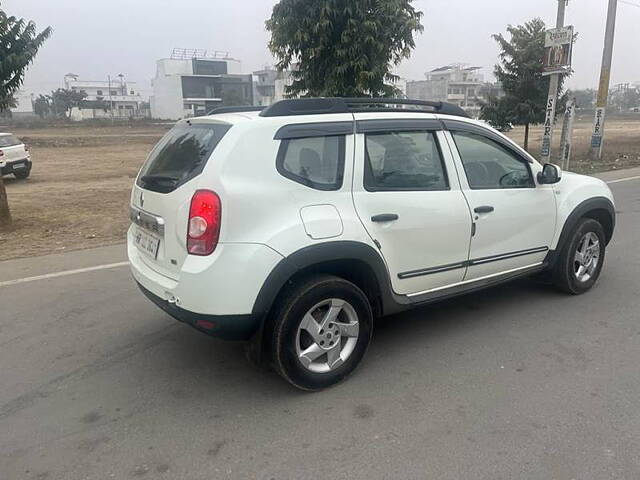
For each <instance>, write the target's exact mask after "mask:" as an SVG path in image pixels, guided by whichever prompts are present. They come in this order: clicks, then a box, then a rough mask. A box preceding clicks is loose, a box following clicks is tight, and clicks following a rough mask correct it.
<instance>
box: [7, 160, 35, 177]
mask: <svg viewBox="0 0 640 480" xmlns="http://www.w3.org/2000/svg"><path fill="white" fill-rule="evenodd" d="M20 165H26V167H23V168H20ZM24 170H31V159H30V158H28V157H26V158H22V159H20V160H11V161H6V162H5V163H4V164H3V165H2V166H1V167H0V175H10V174H12V173H13V172H21V171H24Z"/></svg>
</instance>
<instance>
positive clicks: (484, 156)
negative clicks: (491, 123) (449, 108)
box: [451, 131, 535, 189]
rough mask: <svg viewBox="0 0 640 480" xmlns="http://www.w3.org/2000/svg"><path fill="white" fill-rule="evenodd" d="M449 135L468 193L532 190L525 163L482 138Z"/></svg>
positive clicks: (506, 150) (531, 181)
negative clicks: (470, 189) (505, 189)
mask: <svg viewBox="0 0 640 480" xmlns="http://www.w3.org/2000/svg"><path fill="white" fill-rule="evenodd" d="M451 133H452V134H453V138H454V140H455V142H456V146H457V147H458V152H459V153H460V158H461V160H462V165H463V166H464V170H465V173H466V175H467V180H468V182H469V187H471V188H472V189H497V188H533V187H535V184H534V183H533V177H532V175H531V170H530V169H529V164H528V162H527V161H526V160H525V159H523V158H521V157H519V156H517V155H516V154H514V153H513V152H511V151H509V150H508V149H507V148H506V147H503V146H502V145H500V144H499V143H497V142H495V141H493V140H491V139H489V138H487V137H484V136H482V135H479V134H476V133H470V132H455V131H454V132H451Z"/></svg>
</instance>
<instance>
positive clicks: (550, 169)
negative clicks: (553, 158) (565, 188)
mask: <svg viewBox="0 0 640 480" xmlns="http://www.w3.org/2000/svg"><path fill="white" fill-rule="evenodd" d="M561 178H562V169H561V168H560V167H559V166H557V165H554V164H553V163H545V164H544V167H542V171H541V172H538V183H539V184H540V185H551V184H553V183H558V182H559V181H560V179H561Z"/></svg>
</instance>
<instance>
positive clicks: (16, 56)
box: [0, 9, 52, 112]
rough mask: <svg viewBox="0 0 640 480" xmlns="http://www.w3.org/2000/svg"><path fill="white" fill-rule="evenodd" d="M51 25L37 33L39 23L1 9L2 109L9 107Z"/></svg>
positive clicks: (0, 89) (0, 108)
mask: <svg viewBox="0 0 640 480" xmlns="http://www.w3.org/2000/svg"><path fill="white" fill-rule="evenodd" d="M51 32H52V30H51V27H47V28H45V29H44V30H43V31H42V32H40V33H36V24H35V23H33V22H27V21H26V20H24V19H22V18H21V19H18V18H16V17H10V16H7V14H6V13H5V12H4V10H2V9H0V112H1V111H3V110H6V109H7V108H9V104H10V102H11V100H12V99H13V95H14V94H15V93H16V92H17V91H18V88H20V86H21V85H22V82H23V80H24V74H25V71H26V70H27V67H28V66H29V64H30V63H31V62H32V61H33V59H34V58H35V56H36V53H37V52H38V49H39V48H40V47H41V46H42V44H43V43H44V42H45V40H46V39H47V38H49V36H50V35H51Z"/></svg>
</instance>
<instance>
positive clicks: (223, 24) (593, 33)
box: [0, 0, 640, 93]
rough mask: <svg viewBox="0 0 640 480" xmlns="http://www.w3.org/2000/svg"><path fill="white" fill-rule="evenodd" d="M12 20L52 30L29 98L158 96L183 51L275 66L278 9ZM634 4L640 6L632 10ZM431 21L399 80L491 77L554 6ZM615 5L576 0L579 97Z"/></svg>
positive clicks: (230, 0) (20, 7) (507, 4)
mask: <svg viewBox="0 0 640 480" xmlns="http://www.w3.org/2000/svg"><path fill="white" fill-rule="evenodd" d="M624 2H625V3H622V1H620V2H619V5H618V19H617V25H616V38H615V46H614V54H613V67H612V75H611V81H612V84H615V83H621V82H639V81H640V61H638V54H637V50H638V48H639V47H640V33H639V26H640V0H624ZM0 3H1V5H2V8H3V9H4V10H5V11H6V12H7V13H8V14H9V15H15V16H18V17H23V18H26V19H29V20H33V21H35V22H36V24H37V26H38V27H39V28H40V29H42V28H44V27H45V26H51V27H53V29H54V32H53V35H52V37H51V38H50V39H49V40H48V41H47V42H46V44H45V45H44V46H43V47H42V49H41V50H40V52H39V53H38V56H37V57H36V60H35V62H34V63H33V64H32V66H31V67H30V69H29V71H28V72H27V75H26V78H25V85H24V90H25V91H27V92H29V93H41V92H46V91H49V90H51V89H54V88H58V87H62V86H63V76H64V75H65V74H66V73H75V74H77V75H79V76H80V77H81V78H82V79H85V80H102V79H106V77H107V75H111V76H115V75H117V74H119V73H122V74H124V75H125V76H126V78H127V79H128V80H131V81H137V82H138V83H139V88H141V89H142V90H143V91H144V92H146V93H150V80H151V78H153V76H154V75H155V62H156V60H157V59H160V58H166V57H169V56H170V54H171V50H172V49H173V48H174V47H180V48H200V49H209V50H221V51H227V52H230V54H231V56H232V57H234V58H237V59H239V60H241V62H242V69H243V71H244V72H245V73H249V72H252V71H254V70H258V69H260V68H262V67H264V66H265V65H271V64H273V63H274V60H273V57H272V56H271V55H270V53H269V51H268V49H267V42H268V39H269V35H268V32H267V31H266V30H265V27H264V22H265V20H266V19H267V18H268V17H269V16H270V14H271V9H272V7H273V5H274V4H275V3H276V0H182V1H178V0H109V1H107V2H105V1H98V0H57V1H55V2H51V1H47V0H0ZM629 3H634V4H635V6H634V5H630V4H629ZM414 6H415V7H416V8H417V9H418V10H421V11H422V12H424V18H423V25H424V27H425V30H424V33H423V34H421V35H419V36H418V37H417V38H416V49H415V50H414V52H413V54H412V55H411V58H409V59H408V60H405V61H404V62H403V63H402V64H401V65H400V66H399V67H398V68H397V73H398V74H400V75H401V76H402V77H403V78H406V79H409V80H419V79H422V78H423V77H424V72H425V71H428V70H430V69H433V68H435V67H438V66H441V65H446V64H449V63H454V62H457V63H465V64H470V65H475V66H483V67H485V71H486V72H487V74H489V75H490V72H491V71H492V69H493V65H494V64H495V63H496V61H497V54H498V48H497V46H496V43H495V41H494V40H493V39H492V38H491V35H492V34H493V33H499V32H505V30H506V27H507V25H509V24H512V25H517V24H521V23H523V22H525V21H527V20H530V19H531V18H533V17H536V16H539V17H541V18H542V19H543V20H544V21H545V22H546V23H547V24H548V25H550V26H551V25H555V17H556V8H557V2H556V1H555V0H482V1H480V0H415V1H414ZM606 10H607V0H569V4H568V7H567V14H566V21H565V24H567V25H574V27H575V30H576V32H578V33H579V37H578V40H577V43H576V45H575V48H574V62H573V68H574V72H575V73H574V75H573V76H572V78H571V79H570V80H569V81H568V86H569V87H570V88H587V87H595V86H596V85H597V83H598V75H599V71H600V63H601V57H602V42H603V38H604V29H605V16H606Z"/></svg>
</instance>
